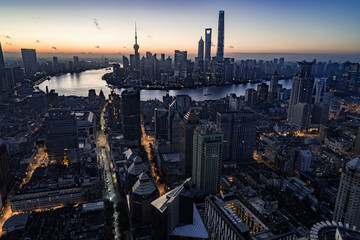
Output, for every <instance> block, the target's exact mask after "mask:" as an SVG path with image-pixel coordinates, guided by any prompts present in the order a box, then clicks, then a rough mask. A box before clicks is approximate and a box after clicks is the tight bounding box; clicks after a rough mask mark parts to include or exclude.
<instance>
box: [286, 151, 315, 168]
mask: <svg viewBox="0 0 360 240" xmlns="http://www.w3.org/2000/svg"><path fill="white" fill-rule="evenodd" d="M311 159H312V155H311V152H310V150H299V149H293V150H292V151H291V168H292V169H293V170H297V171H302V172H309V171H310V165H311Z"/></svg>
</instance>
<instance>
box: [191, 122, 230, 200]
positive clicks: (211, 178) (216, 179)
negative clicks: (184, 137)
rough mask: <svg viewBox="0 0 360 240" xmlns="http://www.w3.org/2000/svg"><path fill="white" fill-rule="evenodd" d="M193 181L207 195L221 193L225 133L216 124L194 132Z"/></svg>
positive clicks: (202, 127) (204, 125)
mask: <svg viewBox="0 0 360 240" xmlns="http://www.w3.org/2000/svg"><path fill="white" fill-rule="evenodd" d="M193 145H194V149H193V167H192V180H193V182H194V184H195V186H196V188H197V189H199V190H200V191H201V192H202V193H204V194H205V195H208V194H216V193H219V190H220V175H221V168H222V155H223V153H222V151H223V149H222V148H223V133H222V132H221V130H220V129H219V128H217V127H216V125H215V124H211V123H208V124H203V125H202V126H198V127H196V129H195V131H194V143H193Z"/></svg>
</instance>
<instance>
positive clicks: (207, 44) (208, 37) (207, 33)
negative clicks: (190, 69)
mask: <svg viewBox="0 0 360 240" xmlns="http://www.w3.org/2000/svg"><path fill="white" fill-rule="evenodd" d="M211 32H212V29H211V28H206V29H205V64H204V68H205V69H204V72H208V68H209V64H210V61H211Z"/></svg>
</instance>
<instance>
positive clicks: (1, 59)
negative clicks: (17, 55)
mask: <svg viewBox="0 0 360 240" xmlns="http://www.w3.org/2000/svg"><path fill="white" fill-rule="evenodd" d="M4 67H5V62H4V56H3V52H2V49H1V43H0V69H1V68H4Z"/></svg>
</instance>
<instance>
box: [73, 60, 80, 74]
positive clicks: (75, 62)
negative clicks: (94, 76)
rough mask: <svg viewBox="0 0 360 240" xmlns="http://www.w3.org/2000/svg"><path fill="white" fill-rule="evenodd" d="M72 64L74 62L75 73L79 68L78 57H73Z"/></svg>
mask: <svg viewBox="0 0 360 240" xmlns="http://www.w3.org/2000/svg"><path fill="white" fill-rule="evenodd" d="M73 62H74V65H73V66H74V69H75V71H77V70H78V68H79V67H80V65H79V57H78V56H74V57H73Z"/></svg>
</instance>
